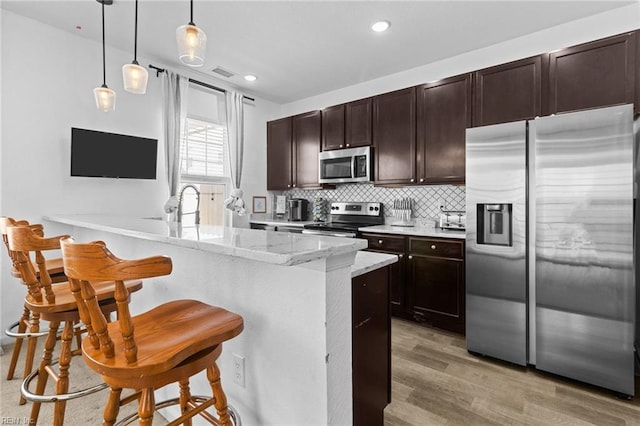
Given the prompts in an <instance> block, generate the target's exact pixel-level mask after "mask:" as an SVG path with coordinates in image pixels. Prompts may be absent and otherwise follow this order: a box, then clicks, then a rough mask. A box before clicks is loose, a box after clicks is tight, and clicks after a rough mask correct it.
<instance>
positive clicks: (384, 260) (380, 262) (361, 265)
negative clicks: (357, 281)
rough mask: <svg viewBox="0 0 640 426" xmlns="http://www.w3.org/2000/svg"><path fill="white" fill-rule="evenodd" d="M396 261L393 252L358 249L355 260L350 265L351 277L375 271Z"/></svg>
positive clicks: (396, 257)
mask: <svg viewBox="0 0 640 426" xmlns="http://www.w3.org/2000/svg"><path fill="white" fill-rule="evenodd" d="M397 261H398V256H397V255H395V254H386V253H374V252H372V251H359V252H358V253H356V261H355V263H354V264H353V266H351V278H354V277H357V276H359V275H363V274H366V273H367V272H371V271H375V270H376V269H378V268H382V267H383V266H387V265H391V264H392V263H396V262H397Z"/></svg>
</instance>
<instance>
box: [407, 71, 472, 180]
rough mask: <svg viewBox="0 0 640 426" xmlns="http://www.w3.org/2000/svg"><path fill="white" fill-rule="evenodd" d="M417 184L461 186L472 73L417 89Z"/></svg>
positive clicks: (468, 124) (469, 112) (469, 123)
mask: <svg viewBox="0 0 640 426" xmlns="http://www.w3.org/2000/svg"><path fill="white" fill-rule="evenodd" d="M417 90H418V93H417V96H418V100H417V102H418V118H417V122H418V127H417V140H418V142H417V143H418V147H417V150H418V156H417V168H418V183H424V184H435V183H464V177H465V137H466V129H467V127H471V74H463V75H460V76H456V77H450V78H446V79H443V80H440V81H437V82H434V83H428V84H423V85H422V86H418V88H417Z"/></svg>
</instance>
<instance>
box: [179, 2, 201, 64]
mask: <svg viewBox="0 0 640 426" xmlns="http://www.w3.org/2000/svg"><path fill="white" fill-rule="evenodd" d="M190 1H191V20H190V21H189V23H188V24H187V25H182V26H181V27H178V29H177V30H176V41H177V42H178V55H179V57H180V62H182V63H183V64H185V65H188V66H190V67H201V66H202V65H204V55H205V52H206V50H207V35H206V34H205V33H204V31H202V30H201V29H200V28H198V27H196V24H194V23H193V0H190Z"/></svg>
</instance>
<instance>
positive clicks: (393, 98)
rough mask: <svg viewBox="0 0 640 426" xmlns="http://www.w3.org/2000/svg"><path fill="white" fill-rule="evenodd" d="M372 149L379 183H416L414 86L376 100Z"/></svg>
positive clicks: (376, 179) (386, 94)
mask: <svg viewBox="0 0 640 426" xmlns="http://www.w3.org/2000/svg"><path fill="white" fill-rule="evenodd" d="M373 146H374V158H375V162H374V175H375V183H376V184H380V185H399V184H411V183H415V181H416V89H415V87H410V88H408V89H403V90H398V91H395V92H390V93H385V94H383V95H379V96H376V97H374V98H373Z"/></svg>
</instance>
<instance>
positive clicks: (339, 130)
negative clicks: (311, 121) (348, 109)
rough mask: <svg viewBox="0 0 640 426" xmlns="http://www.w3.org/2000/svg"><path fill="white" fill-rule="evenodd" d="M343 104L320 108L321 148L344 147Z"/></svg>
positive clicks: (326, 149) (325, 149)
mask: <svg viewBox="0 0 640 426" xmlns="http://www.w3.org/2000/svg"><path fill="white" fill-rule="evenodd" d="M344 110H345V105H344V104H340V105H334V106H331V107H328V108H325V109H323V110H322V150H323V151H329V150H332V149H340V148H344V145H345V142H344V128H345V125H344V120H345V112H344Z"/></svg>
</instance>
